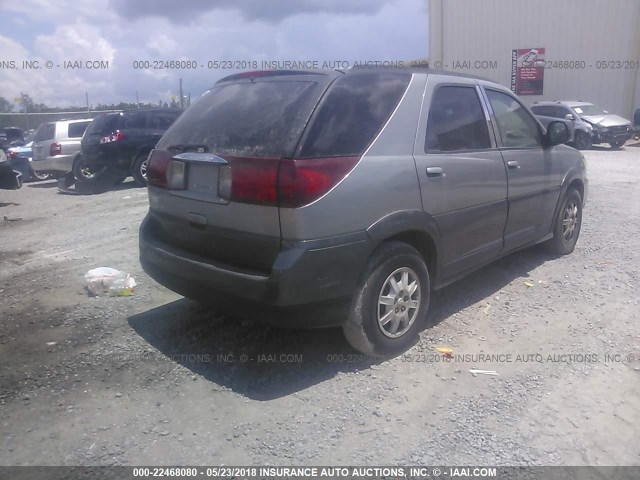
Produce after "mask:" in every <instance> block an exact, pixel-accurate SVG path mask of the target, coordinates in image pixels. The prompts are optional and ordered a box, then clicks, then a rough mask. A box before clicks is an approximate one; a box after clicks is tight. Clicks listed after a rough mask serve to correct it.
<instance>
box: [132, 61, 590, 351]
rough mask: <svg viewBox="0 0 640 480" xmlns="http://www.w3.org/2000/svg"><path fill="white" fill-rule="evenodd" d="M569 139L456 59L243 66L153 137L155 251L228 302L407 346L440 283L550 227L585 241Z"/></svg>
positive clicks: (195, 293)
mask: <svg viewBox="0 0 640 480" xmlns="http://www.w3.org/2000/svg"><path fill="white" fill-rule="evenodd" d="M567 139H568V129H567V126H566V125H565V124H564V123H562V122H552V123H550V124H549V126H548V129H547V130H545V129H544V127H542V125H541V124H540V123H539V122H538V121H537V120H536V118H535V116H534V115H532V114H531V112H530V111H529V110H528V109H527V108H526V107H524V106H523V105H522V103H521V102H520V101H519V100H518V99H517V98H516V97H515V96H513V95H512V94H511V92H510V91H509V90H507V89H505V88H504V87H502V86H500V85H498V84H496V83H492V82H489V81H485V80H480V79H476V78H473V77H467V76H462V75H456V74H448V73H445V72H442V71H440V70H397V71H396V70H393V71H392V70H380V71H378V70H358V71H353V70H350V71H348V72H347V73H346V74H343V73H341V72H335V71H331V72H317V71H313V72H301V71H268V72H248V73H242V74H236V75H232V76H229V77H226V78H224V79H222V80H220V81H219V82H218V83H217V84H216V85H215V86H214V87H213V88H212V89H211V90H209V91H208V92H206V93H205V94H204V95H203V96H202V97H201V98H200V99H199V100H198V101H197V102H196V103H195V104H194V105H192V106H191V107H190V108H189V109H188V110H187V111H186V112H185V113H184V114H183V115H182V116H181V117H180V118H179V119H178V120H177V121H176V123H174V124H173V126H172V127H171V128H170V129H169V130H168V131H167V132H166V133H165V135H164V136H163V137H162V139H161V140H160V142H159V143H158V144H157V146H156V148H155V149H154V150H153V151H152V152H151V154H150V157H149V170H148V176H149V177H148V178H149V203H150V208H149V213H148V214H147V216H146V217H145V219H144V221H143V222H142V225H141V226H140V236H139V246H140V261H141V264H142V266H143V268H144V270H145V271H146V272H147V273H148V274H149V275H150V276H151V277H152V278H154V279H156V280H157V281H158V282H159V283H161V284H163V285H165V286H167V287H168V288H170V289H171V290H174V291H176V292H178V293H180V294H182V295H184V296H186V297H188V298H191V299H194V300H196V301H198V302H202V303H206V304H209V305H212V306H214V307H215V308H217V309H219V310H221V311H223V312H228V313H231V314H233V315H247V314H249V315H252V316H253V317H254V318H258V319H264V320H265V321H271V322H274V323H278V324H281V325H287V326H291V325H293V326H297V327H324V326H337V325H339V326H342V328H343V330H344V333H345V335H346V337H347V339H348V341H349V342H350V343H351V344H352V345H353V346H354V347H355V348H356V349H358V350H359V351H361V352H363V353H366V354H369V355H375V356H381V357H387V356H392V355H397V354H399V353H401V352H403V351H404V350H406V349H407V348H409V347H410V346H411V345H412V344H413V342H414V341H415V339H416V338H417V334H418V333H419V332H420V331H421V329H423V328H424V327H425V325H426V318H427V309H428V308H429V299H430V294H431V291H432V290H434V289H439V288H442V287H443V286H445V285H447V284H449V283H451V282H453V281H455V280H456V279H459V278H460V277H462V276H463V275H466V274H468V273H469V272H471V271H472V270H475V269H478V268H480V267H482V266H484V265H486V264H488V263H489V262H491V261H493V260H495V259H496V258H499V257H502V256H504V255H507V254H509V253H511V252H514V251H516V250H518V249H521V248H524V247H527V246H530V245H533V244H536V243H539V242H543V241H547V242H548V245H549V246H550V248H551V249H552V250H553V251H555V252H557V253H559V254H568V253H570V252H571V251H573V249H574V246H575V244H576V241H577V239H578V235H579V233H580V226H581V222H582V208H583V205H584V202H585V198H586V195H587V186H588V184H587V178H586V172H585V162H584V158H583V156H582V154H581V153H580V152H578V151H577V150H575V149H573V148H571V147H568V146H566V145H562V143H564V142H565V141H567ZM335 307H337V308H335ZM341 308H342V310H341ZM328 312H330V313H328Z"/></svg>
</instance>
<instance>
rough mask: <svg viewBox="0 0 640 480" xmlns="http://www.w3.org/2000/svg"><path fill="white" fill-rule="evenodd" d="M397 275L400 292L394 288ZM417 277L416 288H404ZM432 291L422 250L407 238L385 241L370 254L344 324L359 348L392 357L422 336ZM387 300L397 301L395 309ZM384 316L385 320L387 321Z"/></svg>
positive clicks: (413, 283) (362, 350) (351, 340)
mask: <svg viewBox="0 0 640 480" xmlns="http://www.w3.org/2000/svg"><path fill="white" fill-rule="evenodd" d="M392 277H393V278H394V281H395V282H396V287H398V288H400V291H399V292H398V293H400V294H401V295H398V294H397V293H395V292H394V287H393V284H392V282H391V280H390V279H391V278H392ZM407 280H408V281H407ZM416 281H417V288H415V289H414V290H413V292H410V291H406V292H405V291H404V289H405V288H406V287H407V286H408V285H409V286H413V285H415V284H416ZM404 283H406V284H408V285H404ZM430 293H431V283H430V279H429V271H428V270H427V267H426V265H425V261H424V259H423V258H422V256H421V255H420V253H418V251H417V250H416V249H415V248H413V247H411V246H410V245H407V244H406V243H402V242H388V243H384V244H382V245H381V246H380V247H379V248H378V249H377V250H376V251H375V252H374V254H373V255H372V256H371V258H370V259H369V261H368V263H367V267H366V269H365V272H364V274H363V276H362V278H361V280H360V283H359V285H358V287H357V288H356V292H355V294H354V297H353V300H352V303H351V309H350V312H349V316H348V319H347V322H346V323H345V324H344V325H343V327H342V328H343V331H344V335H345V337H346V339H347V341H348V342H349V344H351V346H352V347H353V348H355V349H356V350H358V351H360V352H362V353H364V354H366V355H371V356H375V357H381V358H391V357H394V356H397V355H399V354H401V353H403V352H405V351H406V350H408V349H409V348H410V347H411V346H412V345H413V344H414V343H415V342H416V341H417V339H418V334H419V333H420V331H421V330H422V329H423V328H424V326H425V324H426V319H427V310H428V308H429V297H430ZM394 297H395V298H394ZM382 299H384V302H397V303H394V306H395V307H396V308H393V309H391V308H390V306H389V305H388V304H386V303H384V302H383V303H381V302H380V300H382ZM407 299H408V301H407ZM411 300H413V302H412V303H411V304H409V302H411ZM405 301H406V302H407V303H404V302H405ZM409 305H415V307H412V306H409ZM403 308H406V310H402V309H403ZM401 311H405V314H404V315H403V318H400V317H396V316H395V312H398V313H401ZM385 317H387V320H386V323H382V322H385ZM379 319H380V320H379ZM396 319H398V321H396ZM394 329H395V331H394Z"/></svg>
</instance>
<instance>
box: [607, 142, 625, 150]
mask: <svg viewBox="0 0 640 480" xmlns="http://www.w3.org/2000/svg"><path fill="white" fill-rule="evenodd" d="M624 143H625V142H622V141H617V142H611V143H610V144H609V145H611V150H620V148H622V146H623V145H624Z"/></svg>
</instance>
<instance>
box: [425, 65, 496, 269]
mask: <svg viewBox="0 0 640 480" xmlns="http://www.w3.org/2000/svg"><path fill="white" fill-rule="evenodd" d="M414 157H415V160H416V166H417V170H418V178H419V181H420V190H421V193H422V203H423V209H424V210H425V211H426V212H427V213H429V214H430V215H431V216H432V217H433V218H434V219H435V220H436V222H437V224H438V228H439V229H440V236H441V241H442V254H441V258H440V265H441V268H442V270H443V275H444V277H445V278H444V280H445V281H446V279H447V278H452V277H455V276H458V275H460V274H461V273H463V272H464V271H465V270H467V269H469V268H473V267H474V266H478V265H480V264H483V263H486V262H488V261H490V260H491V259H492V258H495V257H496V256H497V255H498V253H499V252H500V250H501V249H502V242H503V240H502V233H503V231H504V227H505V223H506V219H507V179H506V172H505V167H504V162H503V161H502V157H501V155H500V152H499V151H498V150H497V148H496V143H495V139H494V138H493V133H492V130H491V129H490V128H489V115H488V112H487V110H486V108H485V105H484V103H483V101H482V100H481V96H480V89H479V87H478V86H477V85H476V82H475V81H474V80H472V79H464V78H459V77H444V76H434V75H430V76H429V78H428V80H427V86H426V91H425V95H424V108H423V111H422V114H421V118H420V122H419V126H418V135H417V137H416V143H415V146H414Z"/></svg>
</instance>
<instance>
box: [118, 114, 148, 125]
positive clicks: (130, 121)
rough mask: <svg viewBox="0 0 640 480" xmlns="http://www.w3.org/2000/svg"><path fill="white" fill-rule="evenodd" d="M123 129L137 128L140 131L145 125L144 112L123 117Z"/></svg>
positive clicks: (145, 117) (145, 115)
mask: <svg viewBox="0 0 640 480" xmlns="http://www.w3.org/2000/svg"><path fill="white" fill-rule="evenodd" d="M123 118H124V126H123V128H139V129H142V128H144V127H145V125H146V123H147V114H146V113H145V112H131V113H126V114H125V115H123Z"/></svg>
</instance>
